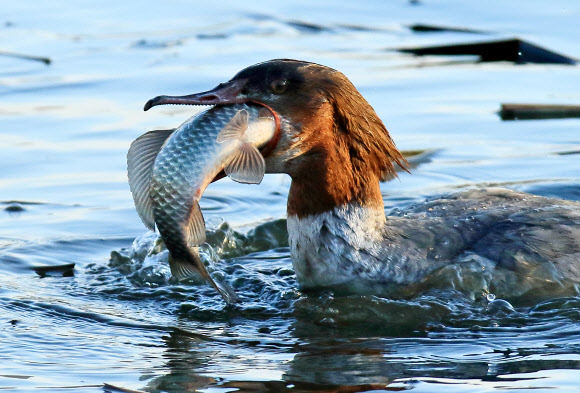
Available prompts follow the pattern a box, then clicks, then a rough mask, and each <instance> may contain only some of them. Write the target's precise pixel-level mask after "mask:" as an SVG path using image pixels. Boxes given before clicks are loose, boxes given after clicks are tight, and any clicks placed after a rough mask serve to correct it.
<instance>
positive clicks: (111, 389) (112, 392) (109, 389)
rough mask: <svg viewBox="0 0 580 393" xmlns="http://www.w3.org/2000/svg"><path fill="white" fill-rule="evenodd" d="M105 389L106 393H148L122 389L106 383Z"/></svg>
mask: <svg viewBox="0 0 580 393" xmlns="http://www.w3.org/2000/svg"><path fill="white" fill-rule="evenodd" d="M103 389H104V390H105V392H110V393H115V392H122V393H147V392H145V391H143V390H134V389H127V388H122V387H120V386H115V385H111V384H110V383H104V384H103Z"/></svg>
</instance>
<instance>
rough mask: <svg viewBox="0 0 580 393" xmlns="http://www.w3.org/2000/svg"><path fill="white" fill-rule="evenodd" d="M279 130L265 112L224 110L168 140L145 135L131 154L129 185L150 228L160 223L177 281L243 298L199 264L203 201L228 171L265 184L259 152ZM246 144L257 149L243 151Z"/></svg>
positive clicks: (226, 296)
mask: <svg viewBox="0 0 580 393" xmlns="http://www.w3.org/2000/svg"><path fill="white" fill-rule="evenodd" d="M275 130H276V122H275V119H274V117H273V115H272V113H271V112H270V111H269V110H267V109H265V107H263V106H259V105H254V104H236V105H227V106H219V107H213V108H211V109H209V110H207V111H204V112H202V113H200V114H198V115H197V116H194V117H192V118H191V119H189V120H187V121H186V122H184V123H183V124H182V125H181V126H180V127H178V128H177V129H176V130H175V131H174V132H172V133H171V134H169V136H168V137H167V136H166V135H167V134H168V132H167V131H158V133H161V132H165V134H163V135H161V134H159V135H158V134H155V133H156V131H152V132H150V133H147V134H144V135H143V136H142V137H140V138H138V139H137V140H135V142H133V144H132V145H131V149H130V150H129V154H128V166H129V183H130V185H131V191H132V192H133V196H134V199H135V203H136V206H137V210H138V212H139V215H140V216H141V218H142V219H143V222H144V223H145V224H146V225H148V224H147V223H148V222H152V221H154V222H155V226H156V227H157V229H158V230H159V233H160V235H161V237H162V239H163V241H164V242H165V245H166V246H167V249H168V250H169V252H170V266H171V271H172V273H173V275H174V276H176V277H178V278H186V277H188V276H191V275H192V274H194V272H197V273H199V274H201V275H202V276H203V277H204V278H205V279H206V280H207V281H208V282H209V283H210V284H212V285H213V286H214V287H215V288H216V289H217V290H218V292H220V294H221V295H222V296H223V297H224V299H225V300H226V301H227V302H228V303H230V302H234V301H236V300H237V296H236V295H235V294H234V292H233V290H232V289H231V288H229V287H228V286H227V285H226V284H224V283H218V282H215V281H214V280H213V279H212V278H211V276H210V275H209V273H208V272H207V270H206V269H205V266H204V265H203V263H202V261H201V259H200V258H199V254H198V250H197V247H198V246H200V245H201V244H202V243H203V242H204V241H205V223H204V220H203V216H202V214H201V211H200V209H199V204H198V201H199V199H200V198H201V195H202V194H203V192H204V190H205V188H206V187H207V186H208V185H209V183H211V181H213V180H214V179H215V178H216V176H217V175H218V174H219V173H220V172H222V170H225V172H226V174H227V175H228V176H230V177H231V178H232V179H234V180H236V181H240V182H245V183H259V182H260V181H261V178H262V176H263V174H264V171H265V166H264V165H265V164H264V159H263V158H262V156H261V155H260V153H259V152H258V148H260V147H262V146H264V145H265V144H267V142H269V140H270V139H271V138H272V137H273V136H274V133H275ZM163 138H166V140H163ZM244 144H246V145H251V149H249V150H248V149H247V147H248V146H245V147H246V149H244V148H242V146H243V145H244ZM141 146H145V148H141ZM155 149H159V151H158V153H157V155H156V157H155V159H154V161H151V162H142V161H144V158H142V157H149V156H151V154H152V150H155ZM148 166H150V167H151V168H148ZM143 168H145V169H146V170H144V169H143ZM147 170H149V172H148V171H147ZM147 176H150V177H149V178H147ZM143 193H146V194H148V195H142V194H143ZM138 201H141V202H138ZM150 215H152V217H149V216H150ZM148 226H150V225H148Z"/></svg>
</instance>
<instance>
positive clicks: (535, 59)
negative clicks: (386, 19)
mask: <svg viewBox="0 0 580 393" xmlns="http://www.w3.org/2000/svg"><path fill="white" fill-rule="evenodd" d="M397 50H398V51H399V52H403V53H411V54H414V55H416V56H425V55H451V56H457V55H476V56H479V61H481V62H493V61H510V62H513V63H515V64H525V63H537V64H570V65H574V64H576V60H574V59H572V58H570V57H567V56H564V55H561V54H558V53H556V52H552V51H550V50H548V49H545V48H542V47H540V46H537V45H534V44H531V43H529V42H526V41H523V40H520V39H517V38H516V39H510V40H502V41H486V42H477V43H470V44H453V45H442V46H427V47H420V48H399V49H397Z"/></svg>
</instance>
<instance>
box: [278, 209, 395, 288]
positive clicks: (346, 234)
mask: <svg viewBox="0 0 580 393" xmlns="http://www.w3.org/2000/svg"><path fill="white" fill-rule="evenodd" d="M385 220H386V219H385V213H384V211H383V210H382V209H381V210H378V209H372V208H367V207H361V206H358V205H345V206H341V207H337V208H335V209H333V210H332V211H329V212H325V213H321V214H317V215H311V216H307V217H303V218H298V217H297V216H295V215H291V216H289V217H288V221H287V225H288V235H289V242H290V250H291V254H292V263H293V265H294V270H295V272H296V278H297V279H298V282H299V283H300V284H301V285H302V286H303V287H307V288H308V287H325V286H337V285H343V284H348V283H350V282H364V281H367V280H366V279H368V280H371V281H372V280H373V276H376V275H377V274H378V273H379V271H380V270H383V269H384V263H381V262H380V243H381V240H382V239H383V235H384V231H385V229H384V227H385ZM375 278H376V277H375Z"/></svg>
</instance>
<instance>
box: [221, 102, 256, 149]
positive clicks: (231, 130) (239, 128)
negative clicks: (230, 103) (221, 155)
mask: <svg viewBox="0 0 580 393" xmlns="http://www.w3.org/2000/svg"><path fill="white" fill-rule="evenodd" d="M249 118H250V115H249V114H248V111H247V110H245V109H241V110H239V111H238V113H236V114H235V115H234V117H232V119H231V120H230V122H229V123H228V124H226V125H225V127H224V128H222V130H221V131H220V133H219V134H218V136H217V138H216V142H217V143H224V142H228V141H238V140H240V139H242V135H244V132H246V130H247V129H248V120H249Z"/></svg>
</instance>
